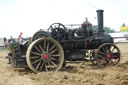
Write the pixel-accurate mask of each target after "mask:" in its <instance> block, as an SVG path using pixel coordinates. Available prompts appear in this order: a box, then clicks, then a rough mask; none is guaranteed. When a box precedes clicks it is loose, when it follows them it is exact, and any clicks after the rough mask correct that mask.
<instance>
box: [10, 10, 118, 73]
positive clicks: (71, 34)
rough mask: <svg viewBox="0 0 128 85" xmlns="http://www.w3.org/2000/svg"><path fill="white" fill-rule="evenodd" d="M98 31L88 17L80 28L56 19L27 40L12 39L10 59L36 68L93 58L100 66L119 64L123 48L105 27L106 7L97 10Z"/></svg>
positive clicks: (48, 68) (49, 68)
mask: <svg viewBox="0 0 128 85" xmlns="http://www.w3.org/2000/svg"><path fill="white" fill-rule="evenodd" d="M97 17H98V33H94V31H93V29H92V24H91V23H89V22H88V21H85V22H84V23H83V24H82V26H80V27H79V28H76V29H68V28H67V27H66V26H64V25H63V24H61V23H54V24H52V25H51V26H50V27H49V28H48V31H47V32H46V31H42V30H40V31H38V32H36V33H35V34H34V35H33V37H32V38H31V39H27V40H25V41H24V42H23V43H21V42H14V43H10V45H9V47H8V49H9V51H10V53H9V57H8V58H9V63H10V64H11V65H12V66H14V67H28V68H30V69H31V70H32V71H33V72H35V73H38V72H42V71H58V70H59V69H60V68H61V67H62V66H65V65H66V61H77V60H84V59H85V58H86V57H89V58H90V61H91V62H92V63H93V64H97V65H99V66H102V67H104V66H108V65H109V66H113V65H118V64H119V61H120V51H119V48H118V47H117V46H116V45H115V44H114V43H113V39H112V37H111V36H110V35H105V34H104V30H103V10H97Z"/></svg>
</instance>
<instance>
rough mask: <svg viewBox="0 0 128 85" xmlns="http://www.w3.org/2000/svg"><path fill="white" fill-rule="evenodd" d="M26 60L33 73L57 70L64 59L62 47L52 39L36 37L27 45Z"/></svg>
mask: <svg viewBox="0 0 128 85" xmlns="http://www.w3.org/2000/svg"><path fill="white" fill-rule="evenodd" d="M26 61H27V64H28V66H29V68H30V69H31V70H32V71H33V72H35V73H38V72H42V71H46V72H47V71H58V70H59V69H60V68H61V67H62V64H63V61H64V52H63V48H62V47H61V45H60V44H59V43H58V42H57V41H56V40H54V39H51V38H40V39H37V40H35V41H34V42H32V43H31V44H30V46H29V47H28V49H27V55H26Z"/></svg>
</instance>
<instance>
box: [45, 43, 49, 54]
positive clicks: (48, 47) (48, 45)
mask: <svg viewBox="0 0 128 85" xmlns="http://www.w3.org/2000/svg"><path fill="white" fill-rule="evenodd" d="M48 49H49V42H47V50H46V52H48Z"/></svg>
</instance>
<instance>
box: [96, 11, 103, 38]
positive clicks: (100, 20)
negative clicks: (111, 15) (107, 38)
mask: <svg viewBox="0 0 128 85" xmlns="http://www.w3.org/2000/svg"><path fill="white" fill-rule="evenodd" d="M96 12H97V18H98V34H99V35H100V36H102V35H104V29H103V12H104V10H97V11H96Z"/></svg>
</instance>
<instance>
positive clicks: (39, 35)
mask: <svg viewBox="0 0 128 85" xmlns="http://www.w3.org/2000/svg"><path fill="white" fill-rule="evenodd" d="M43 37H48V38H51V35H50V34H49V33H48V32H45V31H42V30H40V31H37V32H36V33H35V34H34V35H33V36H32V41H34V40H36V39H39V38H43Z"/></svg>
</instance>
